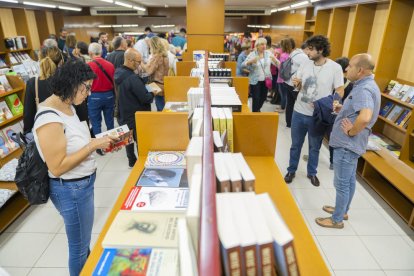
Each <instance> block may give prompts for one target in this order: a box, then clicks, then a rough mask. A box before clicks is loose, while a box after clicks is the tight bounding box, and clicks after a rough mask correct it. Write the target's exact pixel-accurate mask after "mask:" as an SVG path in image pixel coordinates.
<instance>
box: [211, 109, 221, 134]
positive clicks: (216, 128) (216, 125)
mask: <svg viewBox="0 0 414 276" xmlns="http://www.w3.org/2000/svg"><path fill="white" fill-rule="evenodd" d="M211 117H212V119H213V130H214V131H218V132H220V117H219V114H218V110H217V107H212V108H211Z"/></svg>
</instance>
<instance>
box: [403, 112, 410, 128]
mask: <svg viewBox="0 0 414 276" xmlns="http://www.w3.org/2000/svg"><path fill="white" fill-rule="evenodd" d="M407 117H408V116H407ZM410 119H411V114H410V116H409V117H408V118H407V120H406V121H405V123H404V124H403V125H402V127H403V128H405V129H407V127H408V124H409V122H410Z"/></svg>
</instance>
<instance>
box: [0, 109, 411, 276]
mask: <svg viewBox="0 0 414 276" xmlns="http://www.w3.org/2000/svg"><path fill="white" fill-rule="evenodd" d="M273 109H274V106H272V105H269V104H265V107H264V108H263V110H267V111H272V110H273ZM289 147H290V130H289V129H287V128H286V127H285V124H284V115H283V114H282V115H281V117H280V123H279V133H278V142H277V149H276V161H277V164H278V165H279V168H280V170H281V172H282V174H285V173H286V167H287V164H288V161H289ZM304 152H307V150H306V147H304ZM97 160H98V172H97V174H98V175H97V180H96V183H95V207H96V208H95V222H94V228H93V236H92V243H95V241H96V239H97V237H98V234H99V233H100V231H101V229H102V226H103V224H104V223H105V220H106V217H107V216H108V214H109V212H110V210H111V208H112V205H113V204H114V202H115V200H116V198H117V196H118V194H119V192H120V190H121V188H122V185H123V183H124V182H125V180H126V178H127V177H128V174H129V172H130V170H129V169H128V162H127V159H126V157H125V152H124V151H121V152H117V153H114V154H109V155H106V156H104V157H100V156H98V157H97ZM328 167H329V152H328V151H327V150H326V148H325V147H323V148H322V150H321V155H320V163H319V173H318V176H319V179H320V180H321V186H320V187H318V188H316V187H313V186H312V185H311V184H310V182H309V180H308V179H307V178H306V163H305V162H303V161H302V160H301V162H300V166H299V170H298V172H297V176H296V178H295V180H294V181H293V183H292V184H290V185H289V189H290V190H291V192H292V194H293V196H294V198H295V199H296V201H297V203H298V206H299V208H300V209H301V210H302V214H303V216H304V218H305V221H306V222H307V224H308V226H309V229H310V231H311V233H312V235H313V237H314V238H315V242H316V243H317V245H318V246H319V248H320V249H321V251H322V255H323V256H324V258H325V260H326V263H327V265H328V267H329V269H330V270H331V272H332V275H338V276H345V275H358V276H359V275H361V276H362V275H363V276H371V275H372V276H377V275H378V276H379V275H391V276H402V275H404V276H405V275H407V276H408V275H414V232H413V231H412V230H410V229H409V228H408V227H407V226H406V225H405V223H404V222H403V221H402V220H401V219H400V218H399V217H398V215H396V214H395V212H394V211H393V210H392V209H390V208H389V206H388V205H387V204H386V203H385V202H384V201H383V200H382V199H381V198H380V197H379V196H378V195H377V194H376V193H375V192H374V191H372V190H371V189H370V188H369V187H368V186H367V185H366V184H364V183H362V182H361V181H360V180H359V181H358V186H357V191H356V194H355V197H354V201H353V203H352V207H351V210H350V212H349V216H350V219H349V221H347V222H345V228H344V229H343V230H333V229H325V228H321V227H318V226H317V225H316V224H315V223H314V219H315V217H318V216H326V213H324V212H323V211H322V209H321V208H322V205H324V204H334V201H335V190H334V188H333V185H332V179H333V172H332V171H330V170H329V169H328ZM67 250H68V249H67V244H66V236H65V229H64V226H63V222H62V220H61V218H60V217H59V214H58V213H57V211H56V210H55V208H54V207H53V205H52V204H51V203H50V202H49V203H48V204H45V205H44V206H37V207H30V208H29V210H27V211H26V212H25V213H24V214H23V215H22V216H21V217H20V218H19V219H18V220H17V221H16V222H15V223H14V224H13V225H12V226H11V227H9V228H8V229H7V230H6V232H5V233H3V234H1V235H0V267H2V268H3V269H4V270H5V271H7V272H8V273H9V274H10V275H12V276H15V275H16V276H26V275H30V276H49V275H51V276H60V275H69V273H68V269H67V256H68V252H67ZM0 276H3V274H2V272H1V270H0Z"/></svg>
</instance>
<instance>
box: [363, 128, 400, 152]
mask: <svg viewBox="0 0 414 276" xmlns="http://www.w3.org/2000/svg"><path fill="white" fill-rule="evenodd" d="M368 142H369V143H373V144H376V145H378V146H380V147H383V148H386V149H387V150H389V151H390V152H391V153H392V154H393V155H394V156H395V157H397V158H398V157H399V156H400V150H401V146H400V145H398V144H396V143H395V142H393V141H391V140H390V139H388V138H387V137H385V136H384V135H382V134H380V133H372V134H371V135H370V136H369V138H368Z"/></svg>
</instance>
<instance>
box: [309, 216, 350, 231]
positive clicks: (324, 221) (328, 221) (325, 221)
mask: <svg viewBox="0 0 414 276" xmlns="http://www.w3.org/2000/svg"><path fill="white" fill-rule="evenodd" d="M315 222H316V224H318V225H319V226H322V227H326V228H335V229H342V228H344V223H343V222H334V221H333V220H332V217H328V218H316V219H315Z"/></svg>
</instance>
